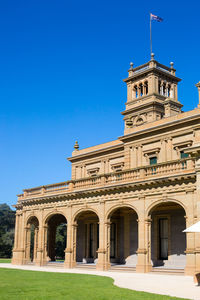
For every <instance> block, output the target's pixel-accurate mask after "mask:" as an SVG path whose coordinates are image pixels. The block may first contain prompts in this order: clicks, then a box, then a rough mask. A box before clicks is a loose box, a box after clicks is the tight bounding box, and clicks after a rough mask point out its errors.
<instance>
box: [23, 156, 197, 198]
mask: <svg viewBox="0 0 200 300" xmlns="http://www.w3.org/2000/svg"><path fill="white" fill-rule="evenodd" d="M189 171H190V172H191V171H194V161H193V160H192V159H190V158H185V159H180V160H176V161H171V162H165V163H159V164H155V165H151V166H143V167H140V168H135V169H131V170H124V171H120V172H112V173H108V174H102V175H98V176H93V177H87V178H82V179H77V180H71V181H66V182H61V183H56V184H52V185H46V186H41V187H37V188H33V189H26V190H24V194H21V195H19V196H18V199H19V201H20V200H24V199H26V198H34V197H37V196H40V195H41V196H42V195H48V194H49V195H51V194H59V193H61V192H68V193H69V192H71V191H76V190H82V189H85V188H93V187H102V186H109V185H117V184H120V183H126V182H127V183H129V182H137V181H142V180H146V179H148V178H154V177H156V178H157V177H161V176H166V175H172V174H174V175H176V174H183V173H184V174H185V173H187V172H189ZM69 185H70V188H69Z"/></svg>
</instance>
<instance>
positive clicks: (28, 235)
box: [24, 226, 31, 264]
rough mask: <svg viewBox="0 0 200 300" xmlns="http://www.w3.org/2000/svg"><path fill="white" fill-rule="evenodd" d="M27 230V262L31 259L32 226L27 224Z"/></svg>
mask: <svg viewBox="0 0 200 300" xmlns="http://www.w3.org/2000/svg"><path fill="white" fill-rule="evenodd" d="M24 230H25V260H24V262H25V264H26V263H28V262H29V261H30V246H31V228H30V226H27V227H25V228H24Z"/></svg>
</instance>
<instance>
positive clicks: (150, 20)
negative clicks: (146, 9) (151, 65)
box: [149, 13, 152, 54]
mask: <svg viewBox="0 0 200 300" xmlns="http://www.w3.org/2000/svg"><path fill="white" fill-rule="evenodd" d="M149 16H150V51H151V53H152V32H151V13H149ZM151 53H150V54H151Z"/></svg>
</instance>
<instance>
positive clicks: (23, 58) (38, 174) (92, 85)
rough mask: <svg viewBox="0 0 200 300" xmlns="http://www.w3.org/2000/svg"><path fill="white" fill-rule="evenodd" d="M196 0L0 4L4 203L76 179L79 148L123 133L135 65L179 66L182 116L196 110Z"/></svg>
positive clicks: (199, 42) (199, 6)
mask: <svg viewBox="0 0 200 300" xmlns="http://www.w3.org/2000/svg"><path fill="white" fill-rule="evenodd" d="M199 11H200V2H199V1H193V0H191V1H187V2H186V1H178V0H177V1H172V0H169V1H165V2H163V1H133V0H131V1H126V0H125V1H116V0H115V1H105V0H101V1H88V0H86V1H80V0H78V1H66V0H62V1H61V0H57V1H55V0H54V1H51V0H48V1H44V0H40V1H38V0H34V1H32V0H30V1H24V0H23V1H20V0H18V1H14V0H13V1H10V0H7V1H1V2H0V104H1V108H0V170H1V175H0V177H1V178H0V182H1V198H0V203H4V202H6V203H8V204H9V205H12V204H14V203H16V200H17V198H16V194H18V193H21V191H22V189H23V188H29V187H34V186H38V185H43V184H49V183H54V182H60V181H65V180H68V179H70V176H71V169H70V163H69V162H67V160H66V158H67V157H68V156H70V155H71V152H72V150H73V146H74V142H75V140H76V139H78V141H79V144H80V147H81V148H84V147H88V146H91V145H95V144H100V143H103V142H107V141H109V140H113V139H115V138H117V137H118V136H120V135H122V134H123V122H122V116H121V115H120V112H121V111H123V110H124V103H125V101H126V86H125V84H124V83H123V82H122V79H123V78H125V77H126V76H127V70H128V68H129V63H130V61H133V63H134V65H140V64H142V63H145V62H146V61H148V60H149V12H152V13H154V14H157V15H158V16H160V17H162V18H163V19H164V22H163V23H157V22H155V21H154V23H153V25H152V27H153V52H155V55H156V56H155V58H156V59H157V60H158V61H160V62H161V63H163V64H166V65H169V63H170V61H174V63H175V68H176V69H177V76H179V77H181V78H182V79H183V81H182V82H181V83H180V85H179V100H180V101H181V102H182V103H183V104H184V110H190V109H193V108H194V107H195V106H196V105H197V101H198V97H197V89H196V87H195V86H194V84H195V83H197V82H198V81H199V80H200V58H199V53H200V33H199V32H200V31H199V30H200V17H199Z"/></svg>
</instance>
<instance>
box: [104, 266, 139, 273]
mask: <svg viewBox="0 0 200 300" xmlns="http://www.w3.org/2000/svg"><path fill="white" fill-rule="evenodd" d="M108 271H110V272H131V273H132V272H136V268H135V267H120V266H111V268H110V269H109V270H108Z"/></svg>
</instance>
